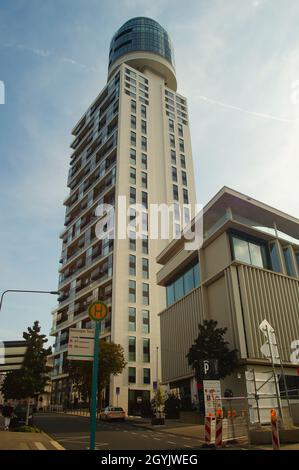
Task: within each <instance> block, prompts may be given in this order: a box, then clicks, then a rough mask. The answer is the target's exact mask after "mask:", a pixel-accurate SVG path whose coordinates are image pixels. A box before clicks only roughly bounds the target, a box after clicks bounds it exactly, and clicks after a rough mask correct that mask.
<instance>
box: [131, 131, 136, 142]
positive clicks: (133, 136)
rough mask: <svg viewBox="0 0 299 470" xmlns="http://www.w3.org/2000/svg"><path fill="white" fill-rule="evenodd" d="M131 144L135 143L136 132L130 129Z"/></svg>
mask: <svg viewBox="0 0 299 470" xmlns="http://www.w3.org/2000/svg"><path fill="white" fill-rule="evenodd" d="M131 145H134V146H135V145H136V133H135V132H133V131H131Z"/></svg>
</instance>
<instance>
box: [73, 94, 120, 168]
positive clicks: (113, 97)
mask: <svg viewBox="0 0 299 470" xmlns="http://www.w3.org/2000/svg"><path fill="white" fill-rule="evenodd" d="M118 96H119V91H118V90H117V93H116V92H114V93H113V94H112V95H111V96H110V97H109V98H108V100H107V102H106V104H105V108H103V110H102V112H101V113H100V114H102V113H104V111H105V110H106V109H107V108H108V106H110V105H111V104H113V102H114V101H115V100H116V99H118ZM108 128H109V125H107V126H106V127H105V129H103V130H102V131H100V132H99V130H98V129H96V130H94V131H93V132H91V134H89V135H88V138H87V139H86V140H82V142H81V144H80V145H79V146H78V147H77V148H76V150H75V151H74V153H73V154H72V155H71V165H75V164H76V160H77V158H78V157H79V155H80V153H81V152H82V150H83V149H84V148H85V147H86V146H87V145H88V144H89V143H90V142H91V141H90V140H89V141H88V139H89V138H90V136H91V140H93V139H95V138H97V140H98V139H100V140H101V139H102V137H104V135H105V134H107V132H109V129H108ZM87 141H88V142H87ZM90 154H91V147H89V149H87V153H86V157H87V158H88V156H89V155H90Z"/></svg>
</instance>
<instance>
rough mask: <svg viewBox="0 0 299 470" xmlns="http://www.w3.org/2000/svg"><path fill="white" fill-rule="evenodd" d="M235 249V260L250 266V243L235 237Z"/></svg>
mask: <svg viewBox="0 0 299 470" xmlns="http://www.w3.org/2000/svg"><path fill="white" fill-rule="evenodd" d="M233 247H234V255H235V259H236V260H238V261H243V263H248V264H250V254H249V248H248V242H247V241H246V240H241V238H237V237H233Z"/></svg>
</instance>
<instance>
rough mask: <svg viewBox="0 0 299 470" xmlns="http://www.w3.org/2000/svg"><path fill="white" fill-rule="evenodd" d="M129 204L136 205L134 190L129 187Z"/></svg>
mask: <svg viewBox="0 0 299 470" xmlns="http://www.w3.org/2000/svg"><path fill="white" fill-rule="evenodd" d="M130 204H136V188H133V187H132V186H130Z"/></svg>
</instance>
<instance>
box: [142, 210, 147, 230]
mask: <svg viewBox="0 0 299 470" xmlns="http://www.w3.org/2000/svg"><path fill="white" fill-rule="evenodd" d="M142 231H143V232H147V231H148V214H147V213H145V212H142Z"/></svg>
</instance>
